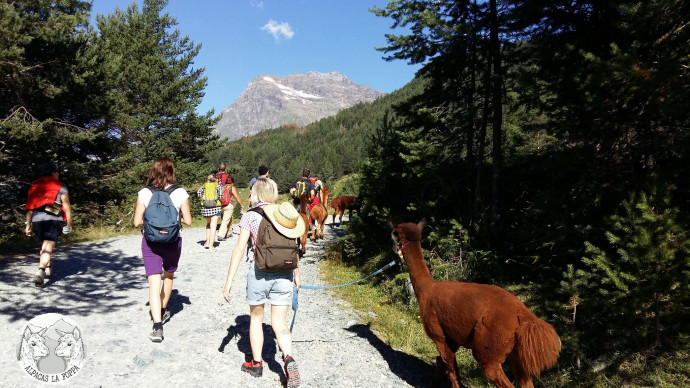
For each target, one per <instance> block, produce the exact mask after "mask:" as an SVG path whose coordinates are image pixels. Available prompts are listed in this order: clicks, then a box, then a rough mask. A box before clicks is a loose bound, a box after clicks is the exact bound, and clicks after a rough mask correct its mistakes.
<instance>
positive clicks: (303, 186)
mask: <svg viewBox="0 0 690 388" xmlns="http://www.w3.org/2000/svg"><path fill="white" fill-rule="evenodd" d="M310 174H311V171H309V169H308V168H305V169H304V170H302V177H301V178H300V179H298V180H296V181H294V182H292V186H291V187H290V195H291V196H292V203H293V205H294V206H295V209H298V210H299V197H300V196H301V195H302V194H304V193H306V194H307V203H309V210H311V208H312V205H311V202H312V201H313V199H314V195H315V193H314V184H313V183H311V180H309V175H310Z"/></svg>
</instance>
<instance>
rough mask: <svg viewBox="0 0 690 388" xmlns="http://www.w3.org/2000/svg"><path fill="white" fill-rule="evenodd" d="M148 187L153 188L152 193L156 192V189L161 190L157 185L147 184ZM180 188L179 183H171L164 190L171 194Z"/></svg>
mask: <svg viewBox="0 0 690 388" xmlns="http://www.w3.org/2000/svg"><path fill="white" fill-rule="evenodd" d="M146 188H147V189H149V190H151V192H152V193H155V192H156V191H159V190H158V187H156V186H154V185H150V186H146ZM179 188H180V186H178V185H170V186H168V188H167V189H164V190H162V191H165V192H166V193H168V195H171V194H172V192H173V191H175V190H177V189H179Z"/></svg>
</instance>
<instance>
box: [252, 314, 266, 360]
mask: <svg viewBox="0 0 690 388" xmlns="http://www.w3.org/2000/svg"><path fill="white" fill-rule="evenodd" d="M263 321H264V305H262V304H259V305H255V306H251V305H250V306H249V343H250V344H251V347H252V358H254V361H256V362H260V361H261V360H262V359H263V358H262V356H261V352H262V350H263V347H264V329H263Z"/></svg>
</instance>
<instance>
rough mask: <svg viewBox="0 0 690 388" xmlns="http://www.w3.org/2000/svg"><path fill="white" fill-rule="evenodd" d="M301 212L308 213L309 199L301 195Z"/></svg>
mask: <svg viewBox="0 0 690 388" xmlns="http://www.w3.org/2000/svg"><path fill="white" fill-rule="evenodd" d="M299 212H300V213H303V214H307V201H306V200H305V199H304V197H300V199H299Z"/></svg>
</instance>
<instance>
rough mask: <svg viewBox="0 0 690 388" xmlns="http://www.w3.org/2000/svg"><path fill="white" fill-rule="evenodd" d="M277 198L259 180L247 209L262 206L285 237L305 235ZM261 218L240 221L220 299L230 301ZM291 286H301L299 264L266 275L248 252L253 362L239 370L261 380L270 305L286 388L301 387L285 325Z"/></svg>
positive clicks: (274, 189) (269, 183)
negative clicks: (265, 329) (234, 284)
mask: <svg viewBox="0 0 690 388" xmlns="http://www.w3.org/2000/svg"><path fill="white" fill-rule="evenodd" d="M277 199H278V186H277V185H276V183H275V182H274V181H273V180H271V179H269V178H259V179H257V180H256V182H255V183H254V185H253V186H252V189H251V196H250V206H258V207H261V208H262V209H263V210H264V212H266V216H267V218H268V219H269V220H270V221H271V223H273V225H274V226H276V228H277V229H278V230H279V231H280V233H281V234H283V235H285V236H286V237H290V238H293V237H295V238H296V237H297V236H301V235H302V234H303V233H304V230H305V228H306V225H305V224H304V220H303V219H302V217H300V215H299V213H297V211H296V210H295V208H294V207H292V205H291V204H287V203H286V205H287V206H280V207H279V206H278V205H275V204H274V203H275V201H276V200H277ZM278 217H281V221H284V222H285V224H286V225H290V227H288V226H285V225H282V224H281V226H280V227H279V226H278V225H276V221H275V220H274V218H278ZM262 219H263V217H262V216H261V214H259V213H256V212H246V213H244V215H243V216H242V218H241V219H240V223H239V227H240V236H239V238H238V239H237V245H235V249H234V250H233V251H232V257H231V259H230V266H229V268H228V276H227V278H226V279H225V286H224V287H223V297H224V298H225V300H226V301H228V302H229V301H230V289H231V287H232V279H233V278H234V277H235V273H236V272H237V267H239V265H240V261H241V260H242V256H243V255H244V252H245V250H246V246H247V242H248V241H249V238H250V237H251V239H252V242H254V246H256V239H257V234H258V231H259V225H260V224H261V220H262ZM293 283H294V285H296V286H297V287H298V288H299V287H300V277H299V264H298V267H297V268H296V269H294V270H293V271H289V272H266V271H262V270H260V269H258V268H256V266H255V265H254V255H253V251H250V253H249V269H248V271H247V297H246V301H247V303H248V304H249V317H250V318H249V319H250V321H249V343H250V344H251V348H252V359H251V360H250V361H247V362H245V363H244V364H242V368H241V370H242V371H243V372H247V373H249V374H250V375H252V376H254V377H260V376H261V375H262V373H263V360H262V357H261V351H262V349H263V344H264V337H263V329H262V325H263V320H264V304H266V303H268V304H269V305H270V306H271V327H273V332H274V333H275V335H276V341H277V342H278V346H279V347H280V350H281V351H282V352H283V361H284V362H285V364H284V367H283V368H284V370H285V375H286V376H287V388H294V387H297V386H299V384H300V376H299V371H298V370H297V363H296V362H295V360H294V359H293V358H292V354H293V353H292V334H291V333H290V328H289V327H288V325H287V322H286V318H287V313H288V309H289V308H290V305H291V304H292V288H293Z"/></svg>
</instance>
